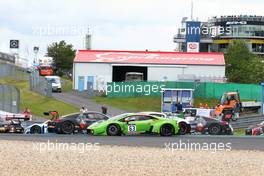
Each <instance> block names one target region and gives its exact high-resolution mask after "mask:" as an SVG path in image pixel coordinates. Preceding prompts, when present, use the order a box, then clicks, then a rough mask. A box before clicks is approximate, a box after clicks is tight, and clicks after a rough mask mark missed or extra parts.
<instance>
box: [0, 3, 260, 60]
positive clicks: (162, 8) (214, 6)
mask: <svg viewBox="0 0 264 176" xmlns="http://www.w3.org/2000/svg"><path fill="white" fill-rule="evenodd" d="M193 2H194V16H195V17H198V18H199V20H202V21H205V20H207V19H208V18H209V17H212V16H221V15H240V14H248V15H264V10H263V7H264V1H263V0H193ZM190 12H191V0H93V1H92V0H10V1H7V0H0V51H3V52H9V51H10V50H9V40H10V39H19V40H20V43H21V47H20V53H21V55H27V53H29V57H31V58H32V48H33V46H39V47H40V55H43V54H45V53H46V48H47V45H49V44H51V43H52V42H57V41H60V40H66V42H68V43H71V44H73V45H74V48H75V49H83V48H84V35H85V33H86V32H87V29H88V27H89V28H90V33H91V34H92V49H110V50H112V49H114V50H145V49H148V50H163V51H172V50H174V49H175V44H174V43H173V35H175V34H176V31H177V28H178V27H179V26H180V21H181V19H182V17H185V16H187V17H190V14H191V13H190Z"/></svg>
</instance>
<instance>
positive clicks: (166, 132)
mask: <svg viewBox="0 0 264 176" xmlns="http://www.w3.org/2000/svg"><path fill="white" fill-rule="evenodd" d="M174 132H175V129H174V127H173V126H172V125H170V124H165V125H162V126H161V127H160V135H161V136H172V135H173V134H174Z"/></svg>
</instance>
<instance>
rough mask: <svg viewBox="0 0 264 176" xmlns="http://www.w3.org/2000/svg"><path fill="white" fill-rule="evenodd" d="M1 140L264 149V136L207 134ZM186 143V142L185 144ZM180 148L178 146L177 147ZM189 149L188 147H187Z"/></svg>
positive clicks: (21, 136) (47, 136)
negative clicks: (223, 146)
mask: <svg viewBox="0 0 264 176" xmlns="http://www.w3.org/2000/svg"><path fill="white" fill-rule="evenodd" d="M0 140H9V141H10V140H11V141H12V140H14V141H32V142H52V143H92V144H95V143H98V144H99V145H111V146H137V147H158V148H166V146H168V145H170V146H171V147H172V145H174V148H175V147H177V146H179V145H180V144H182V145H183V147H182V148H184V147H185V146H184V144H186V145H188V144H189V145H190V144H197V145H198V144H199V145H203V144H204V143H206V144H209V145H211V144H217V145H219V144H220V143H222V144H224V145H227V144H228V143H229V144H228V145H230V146H231V148H232V150H262V151H264V137H263V136H258V137H253V136H207V135H185V136H172V137H160V136H156V135H143V136H91V135H87V134H75V135H58V134H42V135H28V134H27V135H25V134H0ZM183 143H184V144H183ZM177 148H178V147H177ZM186 149H187V150H188V148H186Z"/></svg>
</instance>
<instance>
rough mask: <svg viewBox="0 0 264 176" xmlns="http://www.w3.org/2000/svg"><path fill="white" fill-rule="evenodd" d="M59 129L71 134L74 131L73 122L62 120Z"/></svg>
mask: <svg viewBox="0 0 264 176" xmlns="http://www.w3.org/2000/svg"><path fill="white" fill-rule="evenodd" d="M60 129H61V130H60V131H61V132H62V133H64V134H72V133H73V132H74V124H73V123H72V122H70V121H65V122H62V124H61V128H60Z"/></svg>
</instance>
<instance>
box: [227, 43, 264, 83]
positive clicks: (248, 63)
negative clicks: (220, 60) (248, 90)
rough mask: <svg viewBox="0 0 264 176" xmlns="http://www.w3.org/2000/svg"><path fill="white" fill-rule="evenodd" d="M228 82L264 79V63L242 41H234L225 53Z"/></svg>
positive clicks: (254, 81)
mask: <svg viewBox="0 0 264 176" xmlns="http://www.w3.org/2000/svg"><path fill="white" fill-rule="evenodd" d="M225 61H226V76H227V79H228V82H235V83H248V84H251V83H254V84H258V83H260V82H263V81H264V63H263V61H262V60H261V59H260V58H258V56H256V55H254V54H253V53H251V52H250V51H249V49H248V47H247V45H246V44H245V42H243V41H235V42H234V43H233V44H232V45H230V46H229V47H228V49H227V52H226V54H225Z"/></svg>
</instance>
